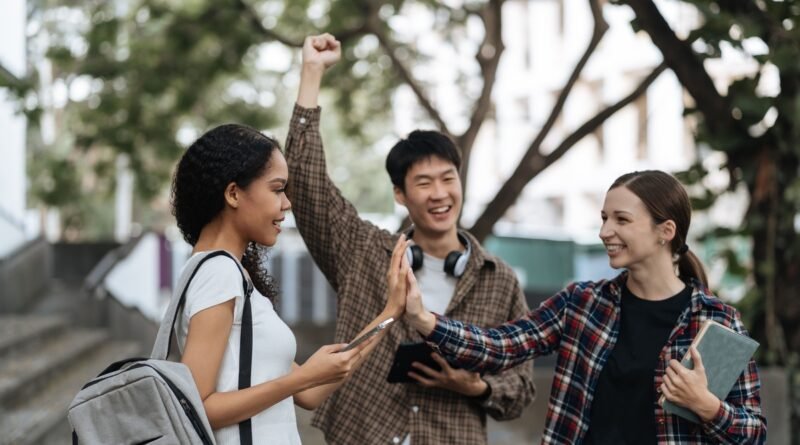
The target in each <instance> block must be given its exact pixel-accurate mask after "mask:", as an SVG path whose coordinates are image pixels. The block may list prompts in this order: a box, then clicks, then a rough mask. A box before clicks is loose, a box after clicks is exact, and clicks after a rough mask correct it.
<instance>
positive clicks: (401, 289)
mask: <svg viewBox="0 0 800 445" xmlns="http://www.w3.org/2000/svg"><path fill="white" fill-rule="evenodd" d="M407 247H408V240H406V237H405V235H400V239H398V240H397V243H396V244H395V245H394V251H392V261H391V263H390V265H389V270H388V271H387V272H386V281H387V282H388V296H387V298H386V310H387V311H389V312H390V313H391V314H393V316H394V317H395V318H399V317H400V316H401V315H403V312H404V311H405V309H406V295H407V294H408V281H407V279H406V275H407V274H408V273H409V272H410V271H411V266H410V265H409V264H408V260H407V259H406V248H407Z"/></svg>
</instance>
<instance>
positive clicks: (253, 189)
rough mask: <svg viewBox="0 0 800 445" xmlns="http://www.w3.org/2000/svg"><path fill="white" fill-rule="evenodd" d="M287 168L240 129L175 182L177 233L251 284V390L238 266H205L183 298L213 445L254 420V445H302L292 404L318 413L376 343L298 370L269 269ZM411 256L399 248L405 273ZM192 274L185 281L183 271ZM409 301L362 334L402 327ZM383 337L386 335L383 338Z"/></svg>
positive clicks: (211, 134)
mask: <svg viewBox="0 0 800 445" xmlns="http://www.w3.org/2000/svg"><path fill="white" fill-rule="evenodd" d="M289 180H290V179H289V177H288V169H287V165H286V160H285V159H284V157H283V154H282V153H281V150H280V149H279V147H278V144H277V142H275V141H274V140H272V139H271V138H269V137H267V136H265V135H263V134H261V133H260V132H258V131H256V130H254V129H252V128H248V127H246V126H243V125H237V124H227V125H222V126H219V127H216V128H214V129H212V130H210V131H208V132H207V133H205V134H204V135H202V136H201V137H200V138H199V139H197V141H195V142H194V143H193V144H192V145H191V146H190V147H189V148H188V150H187V151H186V153H185V154H184V155H183V157H182V158H181V160H180V162H179V164H178V167H177V170H176V172H175V176H174V181H173V189H172V204H173V213H174V215H175V218H176V219H177V223H178V227H179V228H180V230H181V232H182V233H183V236H184V238H185V239H186V241H187V242H188V243H189V244H191V245H192V246H194V250H193V253H194V254H199V253H201V252H207V251H216V250H225V251H227V252H229V253H230V254H232V256H233V257H235V258H239V259H241V265H243V266H244V269H245V270H246V271H247V273H248V275H249V277H250V279H251V280H252V282H253V283H254V287H255V290H254V291H253V293H252V294H251V297H250V300H251V305H252V320H253V322H252V325H253V355H252V357H253V365H252V386H251V387H250V388H246V389H242V390H239V389H238V386H237V376H238V370H239V366H238V354H239V342H240V332H241V319H242V306H243V301H244V300H243V294H244V292H245V291H244V290H243V285H242V275H241V272H240V270H239V268H238V266H237V264H236V263H234V261H231V259H230V258H228V257H225V256H217V257H214V258H212V259H209V260H208V261H206V262H204V263H203V264H202V266H201V267H200V268H199V270H198V271H197V273H196V275H195V276H194V278H193V280H192V281H191V284H190V285H189V288H188V290H187V293H186V304H185V306H184V308H183V312H182V313H181V316H180V317H178V323H177V326H176V331H177V339H178V344H179V346H180V349H181V351H182V359H181V361H182V362H183V363H185V364H186V365H188V366H189V368H190V369H191V372H192V376H193V377H194V379H195V382H196V384H197V387H198V390H199V392H200V395H201V397H202V399H203V404H204V407H205V411H206V414H207V415H208V419H209V421H210V423H211V426H212V428H213V429H214V433H215V438H216V442H217V443H220V444H238V443H239V442H240V438H239V430H238V428H237V424H239V423H240V422H244V421H247V420H248V419H249V420H250V424H251V427H252V437H253V439H254V440H255V442H256V443H269V444H299V443H300V438H299V435H298V432H297V425H296V420H295V414H294V404H296V405H298V406H300V407H303V408H306V409H314V408H315V407H316V406H317V405H319V404H320V403H321V402H322V401H323V400H324V399H325V398H326V397H327V396H328V395H330V394H331V393H332V392H333V391H334V390H335V389H336V388H337V387H338V386H339V385H341V384H342V382H343V381H344V379H346V378H347V377H348V376H349V375H351V374H352V372H353V371H354V370H355V369H356V368H357V367H358V365H359V364H360V363H361V361H362V360H363V358H364V357H365V356H366V355H367V354H368V353H369V352H370V351H371V350H372V349H373V348H374V346H375V343H376V341H374V340H373V341H372V342H365V343H362V344H361V346H360V347H358V348H355V349H352V350H350V351H346V352H339V351H340V350H341V349H342V348H343V347H344V346H345V345H344V344H334V345H328V346H323V347H322V348H320V349H319V350H318V351H317V352H316V353H314V354H313V355H312V356H311V357H310V358H309V359H308V360H307V361H306V362H305V363H304V364H303V365H298V364H296V363H295V362H294V356H295V350H296V343H295V338H294V335H293V334H292V332H291V330H290V329H289V327H288V326H287V325H286V324H285V323H284V322H283V321H282V320H281V319H280V318H279V317H278V314H277V313H276V312H275V310H274V307H273V302H274V301H275V298H276V296H277V292H276V289H275V286H274V285H273V281H272V279H271V277H270V276H269V275H268V273H267V271H266V269H265V268H264V258H262V254H261V252H262V251H263V247H262V246H267V247H268V246H272V245H274V244H275V242H276V241H277V238H278V235H279V234H280V233H281V223H282V222H283V220H284V214H285V212H287V211H288V210H289V209H290V208H291V204H290V202H289V200H288V199H287V198H286V194H285V189H286V185H287V183H288V182H289ZM405 247H406V243H405V242H404V241H400V242H398V244H397V246H396V248H395V251H394V255H393V264H394V265H395V266H396V267H397V268H398V269H399V268H402V267H406V268H407V266H405V265H401V262H402V260H401V258H402V255H403V252H404V249H405ZM184 273H187V271H184ZM404 299H405V294H404V293H402V292H398V293H396V294H394V295H390V296H389V298H388V299H387V303H386V306H385V308H384V310H383V312H382V313H381V314H376V315H377V317H376V318H375V320H374V321H373V322H372V323H371V324H370V325H368V326H367V327H366V328H365V329H364V331H366V330H368V329H370V328H372V327H373V326H374V325H376V324H377V323H379V322H380V321H382V320H385V319H387V318H389V317H399V316H400V315H401V314H402V311H403V309H404V301H405V300H404ZM384 332H385V331H384Z"/></svg>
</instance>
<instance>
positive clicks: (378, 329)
mask: <svg viewBox="0 0 800 445" xmlns="http://www.w3.org/2000/svg"><path fill="white" fill-rule="evenodd" d="M392 323H394V318H393V317H389V318H387V319H386V320H383V321H382V322H380V323H378V325H377V326H375V327H374V328H372V329H370V330H369V331H367V332H365V333H364V335H362V336H361V337H358V338H357V339H355V340H353V341H351V342H350V343H348V345H347V346H345V347H344V348H343V349H342V350H341V351H339V352H345V351H349V350H351V349H353V348H355V347H356V346H358V345H360V344H361V343H364V342H365V341H367V340H369V339H370V338H372V337H374V336H376V335H378V333H379V332H381V331H382V330H384V329H386V328H387V327H389V325H391V324H392Z"/></svg>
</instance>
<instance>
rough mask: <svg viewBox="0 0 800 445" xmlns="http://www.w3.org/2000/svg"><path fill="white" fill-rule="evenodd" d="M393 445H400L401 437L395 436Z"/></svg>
mask: <svg viewBox="0 0 800 445" xmlns="http://www.w3.org/2000/svg"><path fill="white" fill-rule="evenodd" d="M392 443H400V438H399V437H397V436H394V437H393V438H392Z"/></svg>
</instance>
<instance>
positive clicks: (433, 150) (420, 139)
mask: <svg viewBox="0 0 800 445" xmlns="http://www.w3.org/2000/svg"><path fill="white" fill-rule="evenodd" d="M432 156H436V157H438V158H441V159H444V160H445V161H448V162H451V163H453V165H455V166H456V170H460V169H461V152H460V151H459V150H458V147H456V144H455V143H454V142H453V140H452V139H450V138H449V137H448V136H447V135H446V134H444V133H441V132H439V131H433V130H414V131H412V132H411V133H409V135H408V137H406V138H405V139H400V140H399V141H398V142H397V143H396V144H394V147H392V149H391V150H390V151H389V155H387V156H386V171H387V172H388V173H389V177H390V178H391V179H392V184H394V186H395V187H398V188H399V189H400V190H402V191H404V192H405V190H406V188H405V180H406V173H408V169H409V168H411V166H412V165H414V164H415V163H417V162H419V161H422V160H424V159H428V158H430V157H432Z"/></svg>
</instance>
